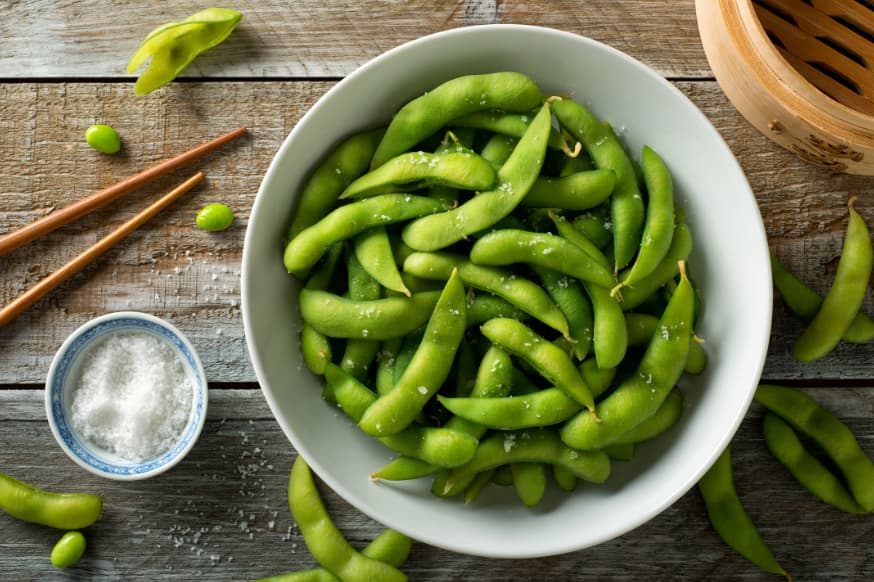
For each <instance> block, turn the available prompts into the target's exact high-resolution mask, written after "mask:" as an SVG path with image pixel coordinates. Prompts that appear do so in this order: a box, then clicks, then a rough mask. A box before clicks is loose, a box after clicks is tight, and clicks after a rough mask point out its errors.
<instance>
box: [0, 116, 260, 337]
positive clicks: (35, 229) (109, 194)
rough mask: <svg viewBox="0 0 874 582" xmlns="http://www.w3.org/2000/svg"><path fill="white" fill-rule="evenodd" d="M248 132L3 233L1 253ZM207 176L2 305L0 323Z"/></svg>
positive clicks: (180, 188)
mask: <svg viewBox="0 0 874 582" xmlns="http://www.w3.org/2000/svg"><path fill="white" fill-rule="evenodd" d="M245 133H246V128H245V127H241V128H239V129H235V130H234V131H231V132H229V133H226V134H224V135H222V136H219V137H217V138H215V139H214V140H211V141H208V142H206V143H203V144H201V145H199V146H197V147H195V148H193V149H190V150H188V151H187V152H184V153H182V154H179V155H178V156H176V157H173V158H170V159H168V160H164V161H163V162H161V163H159V164H156V165H154V166H152V167H150V168H148V169H146V170H143V171H142V172H140V173H138V174H134V175H133V176H129V177H127V178H125V179H124V180H122V181H121V182H117V183H115V184H113V185H112V186H109V187H107V188H104V189H102V190H98V191H97V192H94V193H93V194H90V195H88V196H86V197H85V198H82V199H80V200H78V201H76V202H74V203H73V204H70V205H69V206H65V207H64V208H62V209H60V210H58V211H56V212H52V213H51V214H47V215H46V216H44V217H42V218H40V219H38V220H35V221H33V222H32V223H30V224H28V225H26V226H23V227H21V228H19V229H18V230H15V231H12V232H10V233H7V234H4V235H2V236H0V256H3V255H5V254H6V253H8V252H11V251H12V250H13V249H17V248H18V247H20V246H21V245H24V244H26V243H28V242H30V241H32V240H34V239H36V238H38V237H40V236H43V235H44V234H48V233H49V232H51V231H53V230H55V229H56V228H58V227H60V226H62V225H64V224H67V223H68V222H72V221H73V220H76V219H77V218H80V217H82V216H85V215H86V214H88V213H89V212H92V211H93V210H96V209H97V208H100V207H101V206H104V205H106V204H109V203H110V202H112V201H113V200H115V199H116V198H119V197H120V196H122V195H124V194H127V193H128V192H131V191H133V190H136V189H137V188H140V187H141V186H144V185H145V184H148V183H149V182H152V181H154V180H156V179H157V178H159V177H161V176H163V175H164V174H167V173H168V172H171V171H173V170H175V169H176V168H179V167H181V166H183V165H185V164H187V163H188V162H191V161H193V160H196V159H197V158H199V157H201V156H203V155H205V154H207V153H209V152H211V151H213V150H215V149H218V148H219V147H221V146H223V145H225V144H226V143H228V142H230V141H233V140H235V139H237V138H238V137H240V136H242V135H243V134H245ZM203 178H204V175H203V172H197V173H196V174H194V175H193V176H191V177H190V178H188V179H187V180H185V181H184V182H183V183H182V184H180V185H179V186H177V187H175V188H174V189H173V190H171V191H170V192H168V193H167V194H165V195H164V196H163V197H161V198H160V199H159V200H157V201H156V202H154V203H153V204H151V205H150V206H149V207H147V208H146V209H145V210H143V211H142V212H140V213H139V214H137V215H136V216H134V217H133V218H131V219H130V220H128V221H127V222H125V223H124V224H122V225H121V226H119V227H118V228H116V229H115V230H114V231H112V232H111V233H110V234H108V235H107V236H105V237H104V238H102V239H100V240H99V241H97V242H96V243H95V244H94V245H93V246H91V247H90V248H88V249H87V250H86V251H84V252H83V253H81V254H80V255H78V256H77V257H76V258H74V259H73V260H71V261H70V262H69V263H67V264H65V265H64V266H63V267H61V268H60V269H58V270H57V271H55V272H54V273H52V274H51V275H49V276H47V277H45V278H44V279H42V280H41V281H40V282H39V283H37V284H36V285H34V286H33V287H31V288H30V289H28V290H27V291H25V292H24V293H23V294H21V295H19V296H18V297H17V298H15V299H14V300H12V301H10V302H9V303H8V304H7V305H5V306H4V307H3V308H0V326H3V325H6V324H7V323H9V322H10V321H12V319H14V318H15V317H16V316H17V315H18V314H20V313H21V312H22V311H24V310H25V309H27V308H28V307H30V306H31V305H33V304H34V303H35V302H36V301H38V300H39V299H40V298H41V297H43V296H44V295H45V294H46V293H48V292H49V291H51V290H53V289H54V288H56V287H57V286H58V285H60V284H61V283H63V282H64V281H66V280H67V279H69V278H70V277H72V276H73V275H75V274H76V273H78V272H79V271H81V270H82V268H84V267H85V265H87V264H88V263H90V262H91V261H93V260H94V259H96V258H97V257H98V256H100V255H101V254H103V253H104V252H106V251H107V250H108V249H110V248H111V247H112V246H114V245H115V244H116V243H118V242H119V241H120V240H122V239H123V238H125V237H126V236H127V235H129V234H130V233H132V232H133V231H135V230H136V229H137V228H139V227H140V226H141V225H142V224H143V223H145V222H146V221H147V220H149V219H150V218H152V217H153V216H155V215H156V214H158V213H159V212H160V211H161V210H163V209H164V208H166V207H167V206H169V205H170V204H172V203H173V202H174V201H175V200H176V199H178V198H179V197H180V196H182V195H183V194H184V193H186V192H188V191H189V190H191V189H192V188H193V187H194V186H196V185H197V184H199V183H200V182H201V181H202V180H203Z"/></svg>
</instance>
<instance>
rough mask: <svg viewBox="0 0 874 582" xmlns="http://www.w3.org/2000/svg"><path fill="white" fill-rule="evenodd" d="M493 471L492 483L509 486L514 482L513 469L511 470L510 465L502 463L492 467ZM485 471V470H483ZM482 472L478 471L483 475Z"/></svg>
mask: <svg viewBox="0 0 874 582" xmlns="http://www.w3.org/2000/svg"><path fill="white" fill-rule="evenodd" d="M490 470H491V471H492V483H494V484H495V485H500V486H501V487H509V486H510V485H512V484H513V471H512V470H510V465H501V466H500V467H495V468H494V469H490ZM483 472H485V471H483ZM481 474H482V473H477V475H481Z"/></svg>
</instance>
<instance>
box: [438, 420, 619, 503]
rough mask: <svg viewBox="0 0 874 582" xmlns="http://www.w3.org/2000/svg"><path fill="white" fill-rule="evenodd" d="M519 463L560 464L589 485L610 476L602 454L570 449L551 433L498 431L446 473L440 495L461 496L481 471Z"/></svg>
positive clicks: (554, 433) (540, 431)
mask: <svg viewBox="0 0 874 582" xmlns="http://www.w3.org/2000/svg"><path fill="white" fill-rule="evenodd" d="M522 462H531V463H547V464H554V465H562V466H563V467H565V468H566V469H568V470H569V471H570V472H571V473H573V474H574V476H575V477H577V478H579V479H582V480H584V481H589V482H591V483H603V482H604V481H606V480H607V477H608V476H609V475H610V459H609V458H607V455H606V454H605V453H603V452H602V451H577V450H575V449H572V448H570V447H568V446H566V445H564V444H563V443H562V442H561V439H559V437H558V434H557V433H556V432H555V431H553V430H550V429H531V430H525V431H512V432H500V433H495V434H492V435H490V436H488V437H486V438H485V439H483V440H482V442H480V444H479V447H477V449H476V453H475V454H474V456H473V458H472V459H471V460H470V462H468V463H466V464H465V465H462V466H460V467H456V468H454V469H452V470H451V471H449V475H448V477H447V479H446V487H445V489H444V491H443V494H444V495H446V496H452V495H457V494H458V493H461V492H462V491H464V489H466V488H467V486H468V485H470V483H471V482H472V481H473V480H474V479H475V478H476V476H477V474H479V473H481V472H482V471H487V470H489V469H495V468H497V467H500V466H502V465H508V464H511V463H522Z"/></svg>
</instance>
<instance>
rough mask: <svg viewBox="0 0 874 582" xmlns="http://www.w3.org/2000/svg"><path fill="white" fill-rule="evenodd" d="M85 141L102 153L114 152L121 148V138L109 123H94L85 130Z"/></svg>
mask: <svg viewBox="0 0 874 582" xmlns="http://www.w3.org/2000/svg"><path fill="white" fill-rule="evenodd" d="M85 141H86V142H87V143H88V145H90V146H91V147H92V148H94V149H95V150H97V151H98V152H100V153H102V154H114V153H117V152H118V150H120V149H121V138H119V137H118V132H117V131H115V129H114V128H113V127H112V126H110V125H104V124H101V123H99V124H96V125H91V126H88V129H86V130H85Z"/></svg>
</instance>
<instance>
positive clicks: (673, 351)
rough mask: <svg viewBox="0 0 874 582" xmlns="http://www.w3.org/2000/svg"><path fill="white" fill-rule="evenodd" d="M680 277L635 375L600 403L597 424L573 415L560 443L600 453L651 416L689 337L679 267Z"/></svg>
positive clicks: (678, 370) (688, 297) (689, 311)
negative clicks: (599, 450)
mask: <svg viewBox="0 0 874 582" xmlns="http://www.w3.org/2000/svg"><path fill="white" fill-rule="evenodd" d="M680 274H681V276H682V279H681V280H680V284H679V285H678V286H677V290H676V291H675V292H674V294H673V296H671V300H670V301H669V302H668V306H667V307H666V308H665V311H664V313H663V314H662V317H661V318H660V320H659V330H658V333H656V334H655V335H654V336H653V337H652V339H651V340H650V342H649V345H648V346H647V348H646V352H645V353H644V354H643V358H642V359H641V361H640V364H639V365H638V367H637V370H636V372H635V373H634V374H633V375H632V376H631V377H629V378H628V379H627V380H625V381H624V382H623V383H622V384H620V385H619V387H617V388H616V390H614V391H613V392H612V393H611V394H610V395H609V396H607V397H606V398H605V399H604V400H602V401H601V402H600V403H599V404H598V407H597V413H598V416H599V417H600V422H595V419H593V418H592V417H591V416H590V415H588V414H582V413H581V414H578V415H577V416H575V417H573V418H572V419H570V420H569V421H567V422H566V423H565V425H564V427H563V428H562V430H561V438H562V440H563V441H564V442H565V443H567V444H568V446H571V447H574V448H576V449H586V450H591V449H600V448H603V447H605V446H607V445H609V444H611V443H613V442H615V441H616V440H617V439H619V438H620V437H621V436H622V435H623V434H625V433H627V432H628V431H629V430H631V429H633V428H634V427H636V426H637V425H639V424H640V423H641V422H643V421H644V420H646V419H647V418H649V417H650V416H652V415H653V414H654V413H655V412H656V411H657V410H658V409H659V407H660V406H661V405H662V402H664V400H665V398H666V397H667V396H668V394H669V393H670V391H671V390H672V389H673V387H674V385H676V383H677V380H679V378H680V375H681V374H682V373H683V364H684V363H685V362H686V357H687V356H688V354H689V342H690V338H691V335H692V316H693V310H694V304H695V296H694V291H693V290H692V285H691V284H690V283H689V279H688V278H687V277H686V269H685V265H684V264H683V263H682V262H681V263H680Z"/></svg>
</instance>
